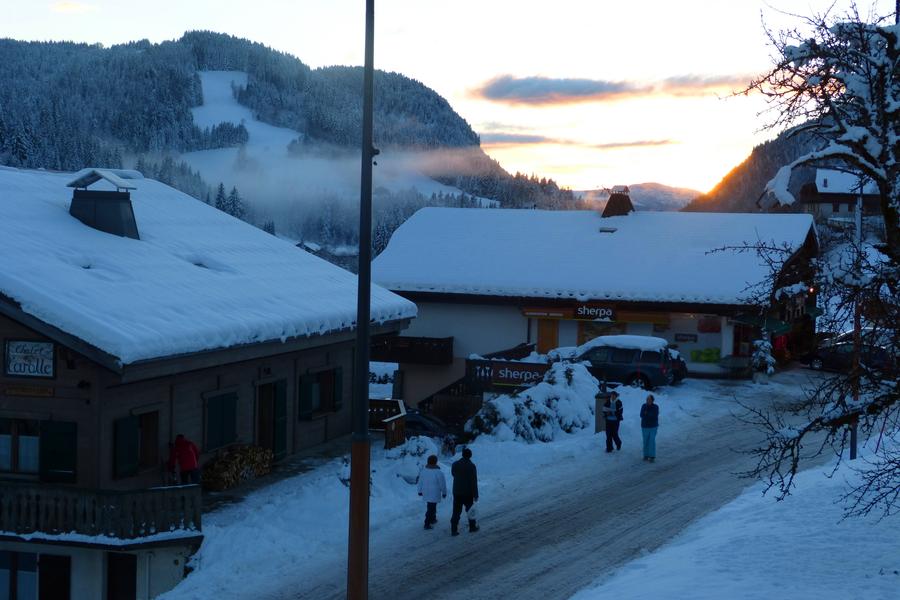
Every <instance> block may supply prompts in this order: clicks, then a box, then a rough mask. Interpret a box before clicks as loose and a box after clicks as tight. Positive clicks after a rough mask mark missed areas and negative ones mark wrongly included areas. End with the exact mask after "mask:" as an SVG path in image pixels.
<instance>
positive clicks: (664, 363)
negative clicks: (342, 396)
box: [574, 346, 674, 390]
mask: <svg viewBox="0 0 900 600" xmlns="http://www.w3.org/2000/svg"><path fill="white" fill-rule="evenodd" d="M574 360H575V361H588V362H589V363H590V366H589V367H588V371H590V372H591V374H592V375H593V376H594V377H596V378H597V379H599V380H600V381H610V382H619V383H624V384H626V385H632V386H635V387H639V388H643V389H648V390H649V389H653V388H655V387H657V386H660V385H670V384H671V383H672V381H673V379H674V373H673V368H672V364H671V359H670V357H669V353H668V351H667V350H666V349H665V348H661V349H659V350H637V349H635V348H617V347H615V346H596V347H594V348H591V349H589V350H586V351H585V352H584V353H583V354H581V355H579V356H577V357H575V358H574Z"/></svg>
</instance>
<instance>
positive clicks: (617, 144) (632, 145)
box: [587, 140, 678, 150]
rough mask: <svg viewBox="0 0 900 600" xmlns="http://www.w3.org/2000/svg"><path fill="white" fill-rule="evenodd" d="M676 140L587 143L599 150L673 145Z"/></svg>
mask: <svg viewBox="0 0 900 600" xmlns="http://www.w3.org/2000/svg"><path fill="white" fill-rule="evenodd" d="M677 143H678V142H676V141H674V140H635V141H631V142H609V143H606V144H587V146H589V147H591V148H596V149H597V150H619V149H620V148H642V147H647V146H671V145H672V144H677Z"/></svg>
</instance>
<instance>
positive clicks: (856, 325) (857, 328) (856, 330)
mask: <svg viewBox="0 0 900 600" xmlns="http://www.w3.org/2000/svg"><path fill="white" fill-rule="evenodd" d="M862 194H863V181H862V179H860V182H859V196H857V198H856V215H855V217H856V219H855V221H856V264H855V270H856V274H857V281H858V276H859V275H861V273H860V271H861V269H862V264H861V263H862ZM858 285H859V284H858V283H857V286H858ZM859 294H860V288H859V287H857V288H856V297H855V298H854V300H853V370H852V371H851V372H852V373H853V375H852V377H853V409H854V410H857V409H858V408H859V362H860V361H859V354H860V350H861V345H862V344H861V342H862V339H861V338H862V314H861V312H862V311H861V310H860V306H859ZM858 429H859V418H854V419H853V421H851V422H850V460H856V437H857V430H858Z"/></svg>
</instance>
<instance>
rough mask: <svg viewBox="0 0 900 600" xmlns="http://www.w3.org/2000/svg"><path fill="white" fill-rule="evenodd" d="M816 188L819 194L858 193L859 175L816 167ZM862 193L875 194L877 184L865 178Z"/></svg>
mask: <svg viewBox="0 0 900 600" xmlns="http://www.w3.org/2000/svg"><path fill="white" fill-rule="evenodd" d="M816 189H817V190H818V191H819V193H820V194H858V193H859V175H857V174H856V173H846V172H844V171H835V170H834V169H816ZM863 193H864V194H877V193H878V186H877V185H875V182H873V181H870V180H867V181H866V184H865V186H863Z"/></svg>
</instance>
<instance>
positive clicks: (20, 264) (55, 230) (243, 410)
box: [0, 167, 416, 600]
mask: <svg viewBox="0 0 900 600" xmlns="http://www.w3.org/2000/svg"><path fill="white" fill-rule="evenodd" d="M0 255H2V261H0V343H2V348H3V371H2V372H0V582H3V583H5V584H6V585H7V586H14V587H15V589H16V590H17V594H18V597H19V598H38V597H40V598H53V599H55V600H66V599H69V598H72V599H78V598H90V599H99V600H103V599H106V598H152V597H156V596H157V595H158V594H161V593H163V592H164V591H166V590H168V589H171V588H172V587H173V586H174V585H176V584H177V583H178V581H180V580H181V578H182V577H184V574H185V572H186V567H187V560H188V558H189V556H190V555H191V553H192V552H193V551H194V550H195V549H196V547H197V545H198V544H199V542H200V540H201V539H202V529H201V494H200V488H199V486H197V485H173V483H172V479H171V478H170V477H169V475H168V470H167V469H166V467H165V466H164V463H165V461H166V458H167V455H168V449H169V446H170V444H171V443H172V442H173V440H174V439H175V437H176V435H177V434H183V435H184V436H186V437H187V438H188V439H189V440H191V441H193V442H194V443H195V444H196V445H197V446H198V448H199V451H200V453H201V464H202V463H205V462H207V461H209V460H210V459H213V458H215V457H216V456H217V454H219V453H220V452H222V451H223V450H224V449H227V448H229V447H233V446H234V445H235V444H252V445H256V446H262V447H264V448H268V449H270V450H271V451H272V453H273V455H274V457H275V460H279V459H281V458H282V457H284V456H286V455H288V454H291V453H293V452H295V451H297V450H299V449H301V448H305V447H308V446H312V445H315V444H318V443H321V442H323V441H325V440H328V439H332V438H334V437H336V436H340V435H343V434H345V433H348V432H349V431H350V429H351V423H350V402H349V401H348V399H349V394H350V387H351V386H350V385H349V381H350V378H351V376H352V374H351V371H352V358H353V343H354V336H355V333H354V329H355V318H356V277H355V276H354V275H352V274H350V273H348V272H346V271H344V270H342V269H340V268H338V267H335V266H333V265H331V264H328V263H326V262H325V261H323V260H321V259H319V258H316V257H314V256H311V255H309V254H308V253H306V252H303V251H300V250H298V249H296V248H295V247H294V246H293V245H292V244H290V243H288V242H285V241H283V240H280V239H278V238H276V237H275V236H272V235H269V234H268V233H265V232H263V231H261V230H259V229H257V228H255V227H253V226H251V225H249V224H247V223H244V222H242V221H239V220H237V219H235V218H232V217H230V216H228V215H226V214H224V213H222V212H219V211H217V210H216V209H214V208H212V207H210V206H207V205H206V204H204V203H203V202H200V201H197V200H195V199H193V198H191V197H189V196H187V195H185V194H183V193H181V192H178V191H176V190H174V189H172V188H170V187H168V186H166V185H164V184H162V183H159V182H157V181H153V180H150V179H145V178H143V177H142V176H141V175H140V174H139V173H136V172H134V171H109V170H100V169H88V170H85V171H82V172H79V173H77V174H65V173H50V172H42V171H26V170H17V169H11V168H6V167H0ZM415 310H416V309H415V306H414V305H413V304H412V303H411V302H409V301H408V300H405V299H403V298H401V297H399V296H397V295H395V294H393V293H391V292H389V291H387V290H384V289H382V288H379V287H373V290H372V320H373V325H372V327H373V331H374V332H375V333H381V334H388V333H392V332H397V331H399V330H401V329H402V328H404V327H405V326H406V325H407V324H408V323H409V321H410V319H411V318H413V317H414V316H415ZM4 593H5V591H3V592H0V596H3V595H4Z"/></svg>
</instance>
